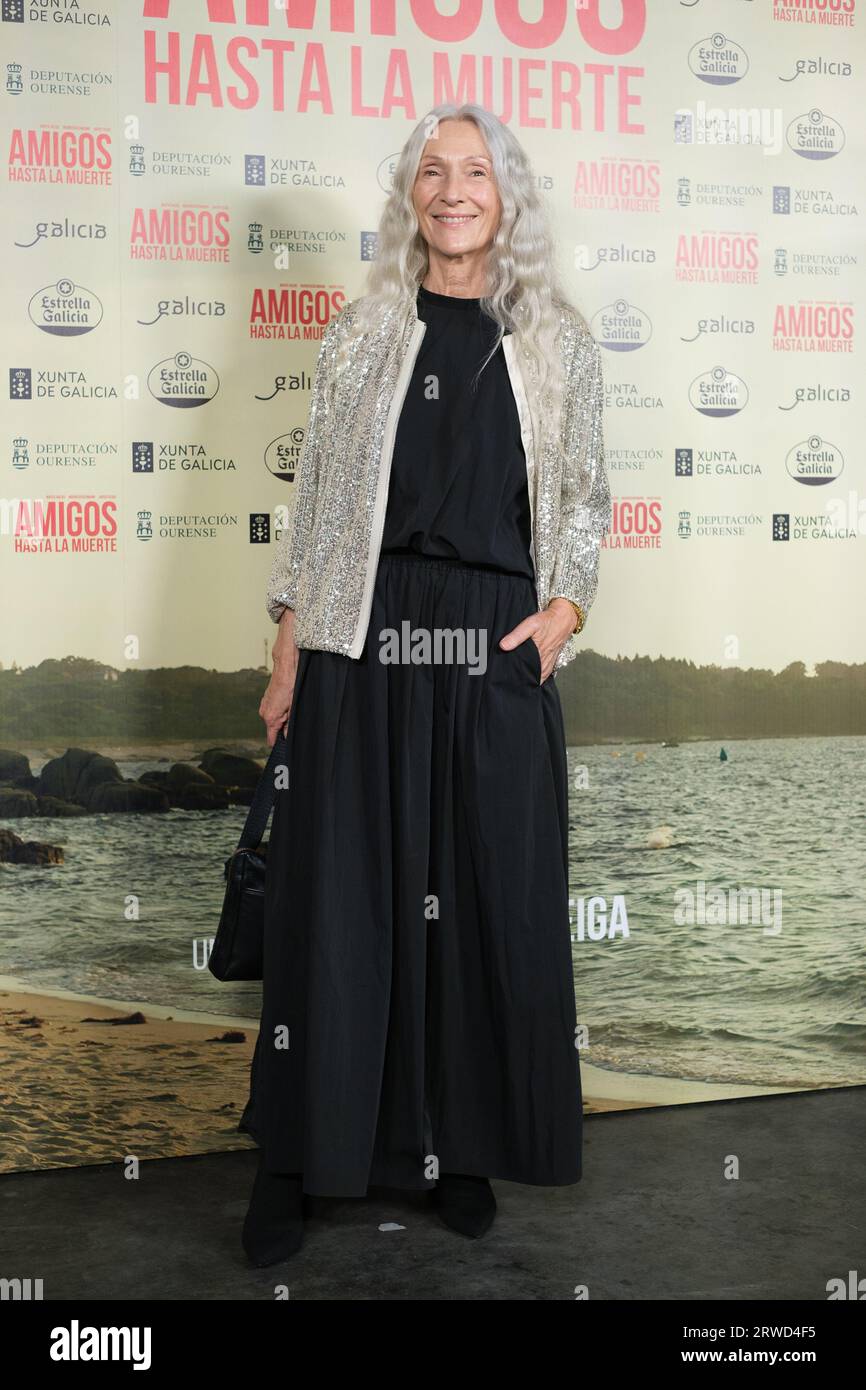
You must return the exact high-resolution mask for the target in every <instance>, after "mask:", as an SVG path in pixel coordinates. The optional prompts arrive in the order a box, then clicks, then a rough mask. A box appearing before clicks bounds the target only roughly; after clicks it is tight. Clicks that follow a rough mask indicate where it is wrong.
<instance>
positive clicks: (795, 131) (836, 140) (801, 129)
mask: <svg viewBox="0 0 866 1390" xmlns="http://www.w3.org/2000/svg"><path fill="white" fill-rule="evenodd" d="M787 138H788V144H789V146H790V148H791V149H792V150H793V151H794V154H798V155H799V156H800V158H801V159H832V158H833V156H834V155H837V154H838V153H839V152H840V150H842V149H844V146H845V132H844V130H843V129H842V127H841V126H840V124H839V122H838V121H836V120H834V119H833V117H832V116H827V115H825V114H824V112H823V111H819V110H817V108H816V109H814V110H812V111H809V112H807V113H806V114H805V115H803V116H795V117H794V119H793V121H792V122H791V124H790V125H789V126H788V135H787Z"/></svg>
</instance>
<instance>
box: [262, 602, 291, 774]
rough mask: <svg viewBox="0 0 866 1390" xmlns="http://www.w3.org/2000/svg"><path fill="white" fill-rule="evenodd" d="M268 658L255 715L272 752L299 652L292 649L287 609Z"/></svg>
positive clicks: (285, 717)
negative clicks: (271, 668)
mask: <svg viewBox="0 0 866 1390" xmlns="http://www.w3.org/2000/svg"><path fill="white" fill-rule="evenodd" d="M272 655H273V663H274V672H273V675H272V676H271V679H270V681H269V682H268V688H267V690H266V691H265V693H264V695H263V696H262V702H261V704H260V705H259V714H260V716H261V718H262V719H264V721H265V725H266V728H267V740H268V747H269V748H273V746H274V744H275V742H276V738H277V731H278V730H279V729H280V727H281V726H283V725H287V724H288V718H289V711H290V710H291V708H292V697H293V695H294V691H295V675H296V673H297V669H298V657H299V655H300V651H299V649H298V648H297V647H296V646H295V615H294V612H293V611H292V609H291V608H286V609H285V610H284V612H283V615H282V617H281V618H280V629H279V632H278V633H277V640H276V641H275V642H274V650H273V654H272Z"/></svg>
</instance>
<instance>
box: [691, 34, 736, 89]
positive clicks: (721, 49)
mask: <svg viewBox="0 0 866 1390" xmlns="http://www.w3.org/2000/svg"><path fill="white" fill-rule="evenodd" d="M688 62H689V67H690V69H691V71H692V72H693V73H694V74H695V77H699V78H700V79H701V81H702V82H709V83H711V84H712V86H714V87H729V86H730V85H731V83H732V82H739V81H740V79H741V78H743V77H745V75H746V73H747V72H748V71H749V60H748V58H747V57H746V54H745V52H744V50H743V49H742V48H741V47H740V45H739V44H738V43H734V41H733V39H726V38H725V36H724V34H713V35H712V36H711V37H710V38H708V39H700V40H699V41H698V42H697V43H696V44H695V45H694V47H693V48H692V49H690V51H689V58H688Z"/></svg>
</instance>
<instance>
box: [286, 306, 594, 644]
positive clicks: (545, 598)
mask: <svg viewBox="0 0 866 1390" xmlns="http://www.w3.org/2000/svg"><path fill="white" fill-rule="evenodd" d="M357 302H358V301H352V302H350V303H348V304H346V305H345V306H344V307H343V309H342V310H341V311H340V313H339V314H338V315H337V316H336V317H335V318H333V319H332V320H331V322H330V323H329V324H328V326H327V328H326V329H325V332H324V335H323V337H322V340H321V345H320V348H319V356H318V361H317V364H316V375H315V379H314V382H313V389H312V398H311V401H310V411H309V419H308V424H307V432H306V436H305V439H304V445H303V449H302V452H301V456H300V459H299V462H298V479H297V481H296V482H295V484H294V488H295V507H294V514H293V517H292V519H291V521H290V522H289V523H288V525H286V526H285V527H284V529H283V530H282V531H280V532H279V534H278V538H277V541H276V548H275V553H274V559H273V565H272V569H271V575H270V580H269V583H268V592H267V610H268V613H269V615H270V617H271V618H272V619H273V621H274V622H275V623H276V622H279V620H280V618H281V616H282V614H283V612H284V610H285V609H286V608H292V609H294V611H295V624H294V639H295V642H296V643H297V645H298V646H299V647H313V648H318V649H319V650H322V651H331V652H340V653H342V654H343V655H345V656H349V657H354V658H357V657H359V656H360V655H361V653H362V651H363V649H364V642H365V639H366V635H367V628H368V625H369V621H370V609H371V606H372V601H373V586H374V583H375V577H376V568H377V565H378V560H379V553H380V548H381V543H382V532H383V529H384V524H385V508H386V505H387V500H388V484H389V478H390V471H391V459H392V455H393V451H394V439H395V434H396V430H397V423H398V420H399V417H400V411H401V409H402V406H403V401H404V398H405V395H406V391H407V388H408V385H409V381H410V379H411V374H412V368H413V365H414V363H415V359H416V357H417V355H418V349H419V348H420V345H421V339H422V338H423V336H424V333H425V331H426V324H425V323H424V321H423V319H420V318H419V317H418V312H417V309H416V307H415V302H414V300H412V301H410V303H409V305H408V307H406V308H404V307H395V308H391V309H388V310H387V311H386V312H385V313H384V314H383V315H382V318H381V320H380V322H379V325H378V327H377V328H376V330H375V331H374V332H372V333H367V334H365V335H363V336H361V337H359V338H358V339H357V340H356V341H355V343H354V344H353V345H352V347H351V348H350V352H349V357H348V359H347V362H346V364H345V366H344V368H343V369H342V370H341V371H340V373H339V377H338V376H337V374H336V373H335V369H334V367H335V360H336V354H337V349H338V346H339V344H340V341H341V335H343V334H344V332H345V330H346V328H348V327H349V326H350V325H351V323H352V322H353V316H354V313H355V305H356V303H357ZM560 316H561V329H560V333H559V338H558V343H559V347H560V351H561V352H562V354H563V365H564V393H563V409H562V420H561V427H562V436H563V444H564V450H565V459H566V461H567V466H565V467H563V466H562V464H561V460H560V459H559V458H557V454H556V451H555V450H554V449H552V448H550V447H546V448H542V449H540V450H539V449H536V447H535V443H534V439H533V430H532V421H531V417H530V411H529V403H528V397H527V393H526V388H525V383H524V379H523V375H522V372H521V369H520V366H519V364H518V360H517V355H516V351H515V348H514V342H513V338H512V335H510V334H506V335H505V336H504V337H503V339H502V348H503V352H504V354H505V360H506V364H507V367H508V374H509V377H510V380H511V386H512V390H513V392H514V398H515V401H516V403H517V410H518V416H519V420H520V432H521V438H522V441H523V448H524V453H525V456H526V471H527V484H528V490H529V501H530V512H531V518H532V527H531V529H532V552H531V553H532V558H533V561H534V564H535V574H536V592H537V598H538V607H539V610H541V609H543V608H546V607H547V604H548V602H549V601H550V599H551V598H556V597H559V596H562V597H563V598H569V599H573V600H574V602H575V603H578V604H580V607H581V608H582V610H583V612H584V614H586V613H588V612H589V609H590V607H591V605H592V602H593V600H594V598H595V594H596V588H597V582H598V556H599V548H600V544H601V539H602V536H603V535H604V533H605V532H606V531H607V530H608V529H609V527H610V521H611V501H610V490H609V487H608V481H607V476H606V472H605V465H604V444H603V438H602V405H603V381H602V368H601V353H600V351H599V347H598V344H597V343H596V341H595V339H594V338H593V337H592V335H591V333H590V332H589V329H588V328H587V327H586V326H585V325H584V323H583V322H582V320H581V319H580V318H579V317H578V316H577V315H576V314H575V313H574V311H573V310H571V309H570V308H567V307H566V306H564V305H563V306H562V307H561V309H560ZM577 649H578V638H577V637H576V636H575V637H572V638H570V639H569V641H567V642H566V643H565V646H564V647H563V648H562V650H561V652H560V654H559V657H558V658H557V662H556V668H555V669H559V668H560V667H561V666H564V665H565V664H566V663H567V662H569V661H571V659H572V657H574V656H575V655H576V652H577Z"/></svg>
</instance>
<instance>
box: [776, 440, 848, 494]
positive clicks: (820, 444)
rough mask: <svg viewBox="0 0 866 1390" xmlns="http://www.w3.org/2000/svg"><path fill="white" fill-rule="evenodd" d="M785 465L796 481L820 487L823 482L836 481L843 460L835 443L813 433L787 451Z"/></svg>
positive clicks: (842, 466)
mask: <svg viewBox="0 0 866 1390" xmlns="http://www.w3.org/2000/svg"><path fill="white" fill-rule="evenodd" d="M785 467H786V468H787V470H788V473H789V474H790V476H791V477H792V478H793V479H794V481H795V482H796V483H803V484H804V486H805V487H821V486H822V485H823V484H824V483H835V482H836V480H837V478H838V477H839V476H840V475H841V473H842V470H843V468H844V467H845V462H844V459H843V458H842V454H841V452H840V450H839V449H837V448H836V445H835V444H830V443H829V442H828V441H827V440H826V439H822V438H821V436H820V435H818V434H813V435H810V436H809V438H808V439H804V440H803V442H802V443H801V444H795V445H794V447H793V449H790V450H789V451H788V455H787V458H786V459H785Z"/></svg>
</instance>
